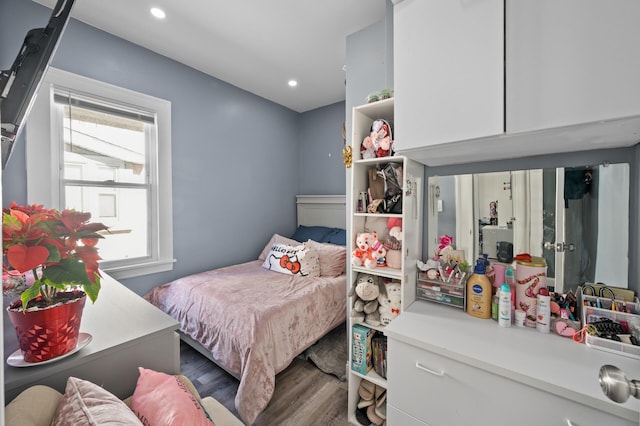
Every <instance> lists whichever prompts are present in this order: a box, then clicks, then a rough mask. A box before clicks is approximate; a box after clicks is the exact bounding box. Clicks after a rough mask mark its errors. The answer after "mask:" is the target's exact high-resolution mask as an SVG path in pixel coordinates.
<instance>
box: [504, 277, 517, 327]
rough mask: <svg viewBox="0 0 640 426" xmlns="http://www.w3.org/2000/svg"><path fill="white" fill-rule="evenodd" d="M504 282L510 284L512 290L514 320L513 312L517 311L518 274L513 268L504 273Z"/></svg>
mask: <svg viewBox="0 0 640 426" xmlns="http://www.w3.org/2000/svg"><path fill="white" fill-rule="evenodd" d="M504 282H505V283H507V284H509V288H510V290H511V318H513V311H515V309H516V274H515V272H514V271H513V268H512V267H511V266H508V267H507V269H505V271H504Z"/></svg>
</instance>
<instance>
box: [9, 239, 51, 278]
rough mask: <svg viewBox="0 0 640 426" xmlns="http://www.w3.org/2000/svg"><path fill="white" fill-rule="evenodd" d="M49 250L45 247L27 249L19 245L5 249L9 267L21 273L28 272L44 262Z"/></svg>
mask: <svg viewBox="0 0 640 426" xmlns="http://www.w3.org/2000/svg"><path fill="white" fill-rule="evenodd" d="M48 257H49V250H47V248H46V247H42V246H35V247H27V246H23V245H20V244H16V245H13V246H11V247H9V248H8V249H7V261H8V262H9V265H11V266H12V267H13V269H16V270H17V271H19V272H21V273H25V272H28V271H30V270H32V269H34V268H37V267H38V266H40V265H42V264H43V263H44V262H46V260H47V258H48Z"/></svg>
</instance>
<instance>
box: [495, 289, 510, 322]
mask: <svg viewBox="0 0 640 426" xmlns="http://www.w3.org/2000/svg"><path fill="white" fill-rule="evenodd" d="M498 324H499V325H500V326H502V327H511V288H510V287H509V284H502V285H501V286H500V302H499V305H498Z"/></svg>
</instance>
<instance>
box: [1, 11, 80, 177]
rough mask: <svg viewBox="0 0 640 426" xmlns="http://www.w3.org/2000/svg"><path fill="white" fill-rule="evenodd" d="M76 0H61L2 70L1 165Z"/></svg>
mask: <svg viewBox="0 0 640 426" xmlns="http://www.w3.org/2000/svg"><path fill="white" fill-rule="evenodd" d="M74 1H75V0H58V2H57V4H56V6H55V7H54V8H53V12H52V13H51V17H50V18H49V23H48V24H47V26H46V27H44V28H34V29H32V30H30V31H29V32H28V33H27V35H26V36H25V38H24V42H23V43H22V46H21V47H20V51H19V52H18V56H17V57H16V59H15V61H14V62H13V65H12V66H11V68H10V69H8V70H4V71H2V72H0V121H1V124H2V126H1V127H2V145H1V148H2V169H4V167H5V165H6V164H7V161H8V160H9V157H10V155H11V150H12V148H13V144H14V142H15V140H16V138H17V137H18V135H19V134H20V132H21V131H22V127H23V124H24V122H25V121H26V119H27V117H28V115H29V110H30V109H31V106H32V105H33V101H34V100H35V98H36V96H37V94H38V89H39V88H40V83H41V81H42V78H43V77H44V74H45V72H46V70H47V68H48V67H49V64H50V63H51V58H52V57H53V55H54V53H55V51H56V48H57V47H58V44H59V42H60V38H61V36H62V33H63V32H64V29H65V28H66V26H67V23H68V21H69V16H70V14H71V9H72V7H73V4H74Z"/></svg>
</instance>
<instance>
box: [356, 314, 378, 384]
mask: <svg viewBox="0 0 640 426" xmlns="http://www.w3.org/2000/svg"><path fill="white" fill-rule="evenodd" d="M373 334H374V330H373V329H371V328H369V327H367V326H366V325H363V324H354V325H353V326H352V327H351V342H352V346H353V347H352V349H351V370H353V371H355V372H357V373H360V374H367V373H368V372H369V371H370V370H371V369H372V368H373V359H372V351H371V339H372V338H373Z"/></svg>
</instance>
